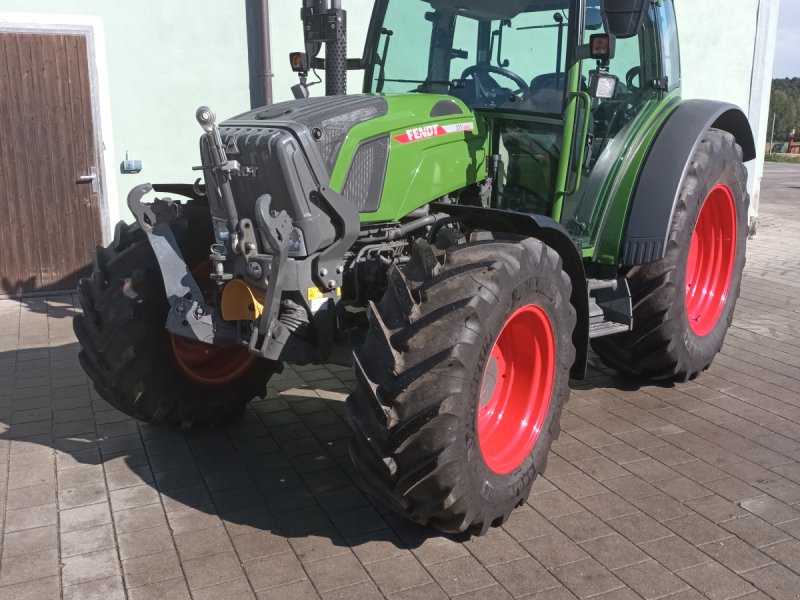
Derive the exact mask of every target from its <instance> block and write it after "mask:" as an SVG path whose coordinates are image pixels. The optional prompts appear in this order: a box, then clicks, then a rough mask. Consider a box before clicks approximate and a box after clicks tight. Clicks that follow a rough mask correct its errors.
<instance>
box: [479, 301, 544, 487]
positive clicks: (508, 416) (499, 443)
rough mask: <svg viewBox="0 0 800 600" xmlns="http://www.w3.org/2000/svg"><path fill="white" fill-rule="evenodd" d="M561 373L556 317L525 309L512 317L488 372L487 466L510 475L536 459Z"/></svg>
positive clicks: (483, 417) (484, 385)
mask: <svg viewBox="0 0 800 600" xmlns="http://www.w3.org/2000/svg"><path fill="white" fill-rule="evenodd" d="M555 371H556V341H555V334H554V331H553V325H552V322H551V321H550V317H549V316H548V315H547V313H546V312H545V311H544V309H542V308H541V307H539V306H535V305H530V306H524V307H522V308H520V309H519V310H517V311H516V312H514V314H512V315H511V317H509V319H508V320H507V321H506V324H505V325H504V326H503V329H502V330H501V331H500V335H499V336H498V337H497V341H496V342H495V344H494V346H493V347H492V351H491V353H490V355H489V358H488V359H487V361H486V366H485V367H484V372H483V379H482V382H481V390H480V398H479V401H480V406H479V409H478V441H479V443H480V448H481V454H482V455H483V459H484V461H485V462H486V465H487V466H488V467H489V468H490V469H491V470H492V471H493V472H495V473H497V474H500V475H505V474H508V473H511V472H512V471H514V470H515V469H517V468H519V467H520V466H521V465H522V464H523V463H524V462H525V460H526V459H527V458H528V456H529V455H530V453H531V451H532V450H533V447H534V446H535V445H536V441H537V440H538V439H539V435H540V433H541V432H542V429H543V428H544V425H545V421H546V420H547V413H548V410H549V408H550V400H551V397H552V394H553V385H554V382H555Z"/></svg>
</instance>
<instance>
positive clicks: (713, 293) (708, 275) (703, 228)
mask: <svg viewBox="0 0 800 600" xmlns="http://www.w3.org/2000/svg"><path fill="white" fill-rule="evenodd" d="M736 236H737V226H736V203H735V201H734V199H733V194H732V193H731V190H730V188H728V187H727V186H725V185H717V186H716V187H714V189H712V190H711V192H710V193H709V194H708V197H707V198H706V200H705V202H704V203H703V206H702V208H701V210H700V216H699V217H698V219H697V225H696V226H695V229H694V233H693V235H692V244H691V246H690V248H689V259H688V261H687V265H686V312H687V315H688V317H689V326H690V327H691V329H692V331H693V332H694V333H695V335H697V336H700V337H705V336H707V335H708V334H709V333H711V332H712V331H713V329H714V327H716V325H717V323H718V322H719V319H720V317H721V316H722V311H723V310H724V309H725V305H726V304H727V302H728V294H729V293H730V289H731V280H732V279H733V268H734V264H735V262H736Z"/></svg>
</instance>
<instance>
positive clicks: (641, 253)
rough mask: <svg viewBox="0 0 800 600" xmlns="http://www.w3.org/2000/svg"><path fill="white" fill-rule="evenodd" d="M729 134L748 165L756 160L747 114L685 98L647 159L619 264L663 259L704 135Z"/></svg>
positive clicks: (635, 194)
mask: <svg viewBox="0 0 800 600" xmlns="http://www.w3.org/2000/svg"><path fill="white" fill-rule="evenodd" d="M711 128H716V129H722V130H723V131H728V132H730V133H732V134H733V135H734V137H736V142H737V143H738V144H739V145H740V146H741V147H742V151H743V157H744V161H745V162H747V161H750V160H753V159H754V158H755V157H756V147H755V142H754V140H753V133H752V131H751V129H750V125H749V123H748V121H747V117H746V116H745V115H744V113H743V112H742V111H741V110H740V109H739V108H737V107H736V106H734V105H732V104H725V103H722V102H714V101H712V100H687V101H685V102H683V103H682V104H681V105H680V106H679V107H678V108H677V109H675V112H673V113H672V115H670V117H669V118H668V119H667V121H666V123H664V125H663V127H662V129H661V131H660V132H659V134H658V137H657V138H656V140H655V142H653V146H652V147H651V148H650V153H649V154H648V156H647V159H646V161H645V164H644V167H643V168H642V172H641V174H640V175H639V181H638V183H637V184H636V191H635V192H634V197H633V202H632V206H631V209H630V215H629V217H628V223H627V228H626V232H625V238H624V242H623V246H622V251H621V256H620V263H621V264H623V265H625V266H634V265H645V264H648V263H652V262H656V261H658V260H661V259H662V258H663V257H664V253H665V251H666V244H667V239H668V236H669V232H670V227H671V226H672V214H673V212H674V210H675V206H676V205H677V202H678V197H679V194H680V191H681V188H682V187H683V181H684V178H685V177H686V173H687V171H688V169H689V162H690V160H691V158H692V156H693V155H694V153H695V150H696V149H697V147H698V146H699V145H700V142H701V140H702V137H703V134H705V132H706V131H708V130H709V129H711Z"/></svg>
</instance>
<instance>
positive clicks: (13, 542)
mask: <svg viewBox="0 0 800 600" xmlns="http://www.w3.org/2000/svg"><path fill="white" fill-rule="evenodd" d="M2 548H3V558H6V559H7V558H10V557H12V556H19V555H21V554H31V553H35V552H42V551H44V550H54V549H57V548H58V531H57V529H56V526H55V525H48V526H46V527H39V528H38V529H25V530H23V531H17V532H13V533H6V534H5V536H4V537H3V546H2Z"/></svg>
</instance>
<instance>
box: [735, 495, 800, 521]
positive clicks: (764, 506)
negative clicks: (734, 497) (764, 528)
mask: <svg viewBox="0 0 800 600" xmlns="http://www.w3.org/2000/svg"><path fill="white" fill-rule="evenodd" d="M739 506H741V507H742V508H743V509H745V510H746V511H748V512H750V513H753V514H754V515H758V516H759V517H761V518H762V519H764V520H765V521H766V522H767V523H771V524H772V525H778V524H780V523H786V522H787V521H794V520H796V519H800V510H797V509H796V508H792V507H791V506H789V505H788V504H785V503H784V502H781V501H780V500H776V499H775V498H771V497H769V496H762V497H760V498H753V499H752V500H745V501H744V502H740V503H739Z"/></svg>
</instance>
